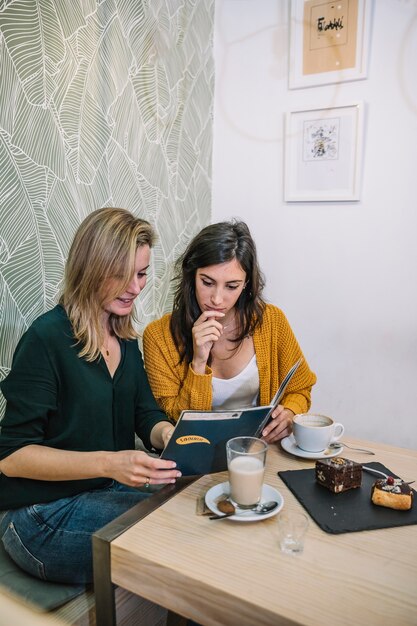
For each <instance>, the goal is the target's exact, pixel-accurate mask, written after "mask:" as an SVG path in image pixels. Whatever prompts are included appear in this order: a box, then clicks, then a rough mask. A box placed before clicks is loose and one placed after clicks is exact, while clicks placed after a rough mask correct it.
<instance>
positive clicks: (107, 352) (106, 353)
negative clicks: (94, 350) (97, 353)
mask: <svg viewBox="0 0 417 626" xmlns="http://www.w3.org/2000/svg"><path fill="white" fill-rule="evenodd" d="M102 350H104V355H103V356H104V358H105V359H106V361H107V359H109V358H110V350H109V337H107V344H106V343H103V345H102Z"/></svg>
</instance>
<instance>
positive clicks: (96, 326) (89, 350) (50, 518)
mask: <svg viewBox="0 0 417 626" xmlns="http://www.w3.org/2000/svg"><path fill="white" fill-rule="evenodd" d="M153 239H154V233H153V230H152V228H151V226H150V224H148V222H146V221H144V220H141V219H138V218H136V217H134V216H133V215H132V214H131V213H129V212H128V211H125V210H123V209H115V208H104V209H99V210H98V211H95V212H93V213H91V214H90V215H89V216H88V217H87V218H86V219H85V220H84V222H83V223H82V224H81V226H80V227H79V229H78V231H77V233H76V234H75V237H74V240H73V243H72V246H71V249H70V251H69V256H68V261H67V264H66V270H65V280H64V287H63V292H62V296H61V298H60V302H59V304H58V305H57V306H56V307H55V308H54V309H52V310H51V311H49V312H48V313H45V314H44V315H42V316H40V317H39V318H38V319H37V320H35V322H34V323H33V324H32V326H31V327H30V328H29V330H28V331H27V332H26V333H25V334H24V336H23V337H22V339H21V340H20V342H19V344H18V346H17V348H16V351H15V354H14V358H13V364H12V368H11V371H10V373H9V375H8V376H7V378H6V379H5V380H4V381H3V382H2V384H1V389H2V392H3V394H4V396H5V398H6V401H7V404H6V412H5V416H4V419H3V421H2V423H1V433H0V472H1V473H0V503H1V505H0V506H1V508H2V509H3V511H2V513H0V537H1V538H2V541H3V544H4V547H5V549H6V551H7V552H8V554H9V555H10V557H11V558H12V559H13V560H14V561H15V562H16V563H17V564H18V565H20V566H21V567H22V568H23V569H24V570H26V571H27V572H29V573H30V574H33V575H34V576H37V577H39V578H42V579H46V580H50V581H58V582H70V583H80V582H81V583H86V582H90V581H91V580H92V550H91V535H92V533H94V532H95V531H96V530H97V529H98V528H101V527H102V526H104V525H105V524H107V523H108V522H109V521H111V520H112V519H114V518H115V517H117V516H118V515H120V514H121V513H123V512H124V511H126V510H127V509H129V508H131V507H132V506H133V505H135V504H136V503H138V502H140V501H141V500H142V499H143V498H145V497H147V495H148V493H147V492H146V488H147V487H148V486H149V485H150V484H152V485H158V484H161V483H172V482H175V480H176V478H177V477H178V476H179V475H180V474H179V472H178V471H177V470H176V469H175V463H173V462H171V461H164V460H161V459H158V458H156V457H154V456H150V455H148V454H146V453H145V452H142V451H137V450H135V449H134V433H135V432H136V433H137V434H138V435H139V436H140V437H141V439H142V440H143V441H144V442H145V445H146V446H147V447H148V448H152V447H153V448H155V449H161V448H163V447H164V445H165V443H166V441H167V440H168V438H169V437H170V435H171V433H172V430H173V426H172V425H171V423H170V422H169V421H168V420H167V418H166V416H165V414H164V413H163V412H162V411H161V410H160V409H159V407H158V405H157V404H156V402H155V400H154V397H153V395H152V392H151V390H150V387H149V384H148V380H147V377H146V374H145V371H144V368H143V362H142V357H141V354H140V352H139V349H138V344H137V333H136V332H135V330H134V326H133V319H134V301H135V299H136V298H137V296H138V295H139V294H140V292H141V290H142V289H143V288H144V287H145V284H146V272H147V270H148V267H149V260H150V249H151V246H152V243H153ZM138 487H142V488H144V490H142V491H139V490H138V489H137V488H138Z"/></svg>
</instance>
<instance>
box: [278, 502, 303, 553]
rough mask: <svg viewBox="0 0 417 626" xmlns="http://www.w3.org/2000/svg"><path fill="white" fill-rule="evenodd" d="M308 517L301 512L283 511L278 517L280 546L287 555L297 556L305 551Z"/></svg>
mask: <svg viewBox="0 0 417 626" xmlns="http://www.w3.org/2000/svg"><path fill="white" fill-rule="evenodd" d="M308 523H309V522H308V517H307V515H305V514H304V513H301V512H300V511H283V512H282V513H280V514H279V515H278V537H279V546H280V548H281V551H282V552H285V554H297V553H300V552H302V551H303V549H304V537H305V534H306V532H307V528H308Z"/></svg>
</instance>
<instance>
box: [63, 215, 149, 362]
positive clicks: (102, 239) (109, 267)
mask: <svg viewBox="0 0 417 626" xmlns="http://www.w3.org/2000/svg"><path fill="white" fill-rule="evenodd" d="M154 239H155V233H154V230H153V228H152V226H151V225H150V224H149V222H147V221H146V220H142V219H139V218H137V217H135V216H134V215H132V214H131V213H130V212H129V211H126V210H125V209H116V208H113V207H106V208H103V209H98V210H97V211H93V212H92V213H90V214H89V215H88V217H86V218H85V220H84V221H83V222H82V223H81V224H80V226H79V228H78V230H77V232H76V233H75V236H74V239H73V242H72V244H71V247H70V251H69V254H68V259H67V263H66V266H65V275H64V286H63V290H62V294H61V297H60V299H59V303H60V304H61V305H62V306H63V307H64V308H65V310H66V312H67V315H68V317H69V319H70V321H71V324H72V328H73V332H74V336H75V338H76V340H77V343H78V344H80V345H81V351H80V352H79V356H80V357H84V358H85V359H86V360H87V361H94V360H95V359H96V358H97V357H98V356H99V355H100V348H101V346H102V345H103V340H104V329H103V322H102V316H103V308H104V305H105V304H106V303H107V302H110V301H111V300H114V299H115V298H117V297H118V296H119V295H120V294H121V293H123V292H124V291H125V290H126V288H127V286H128V285H129V283H130V281H131V280H132V276H133V274H134V271H135V257H136V251H137V249H138V248H139V247H140V246H144V245H148V246H149V247H152V245H153V243H154ZM134 321H135V314H134V309H133V311H132V313H131V314H130V315H126V316H120V317H119V316H117V315H114V314H111V315H110V318H109V324H110V329H109V330H110V331H111V332H113V333H114V334H115V335H116V336H117V337H120V338H121V339H134V338H136V337H137V336H138V333H137V331H136V330H135V328H134V326H133V322H134Z"/></svg>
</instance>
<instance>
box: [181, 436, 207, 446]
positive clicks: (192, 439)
mask: <svg viewBox="0 0 417 626" xmlns="http://www.w3.org/2000/svg"><path fill="white" fill-rule="evenodd" d="M175 443H178V444H179V445H180V446H186V445H187V444H189V443H208V444H210V441H209V440H208V439H206V438H205V437H200V436H199V435H186V436H184V437H178V439H176V440H175Z"/></svg>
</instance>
